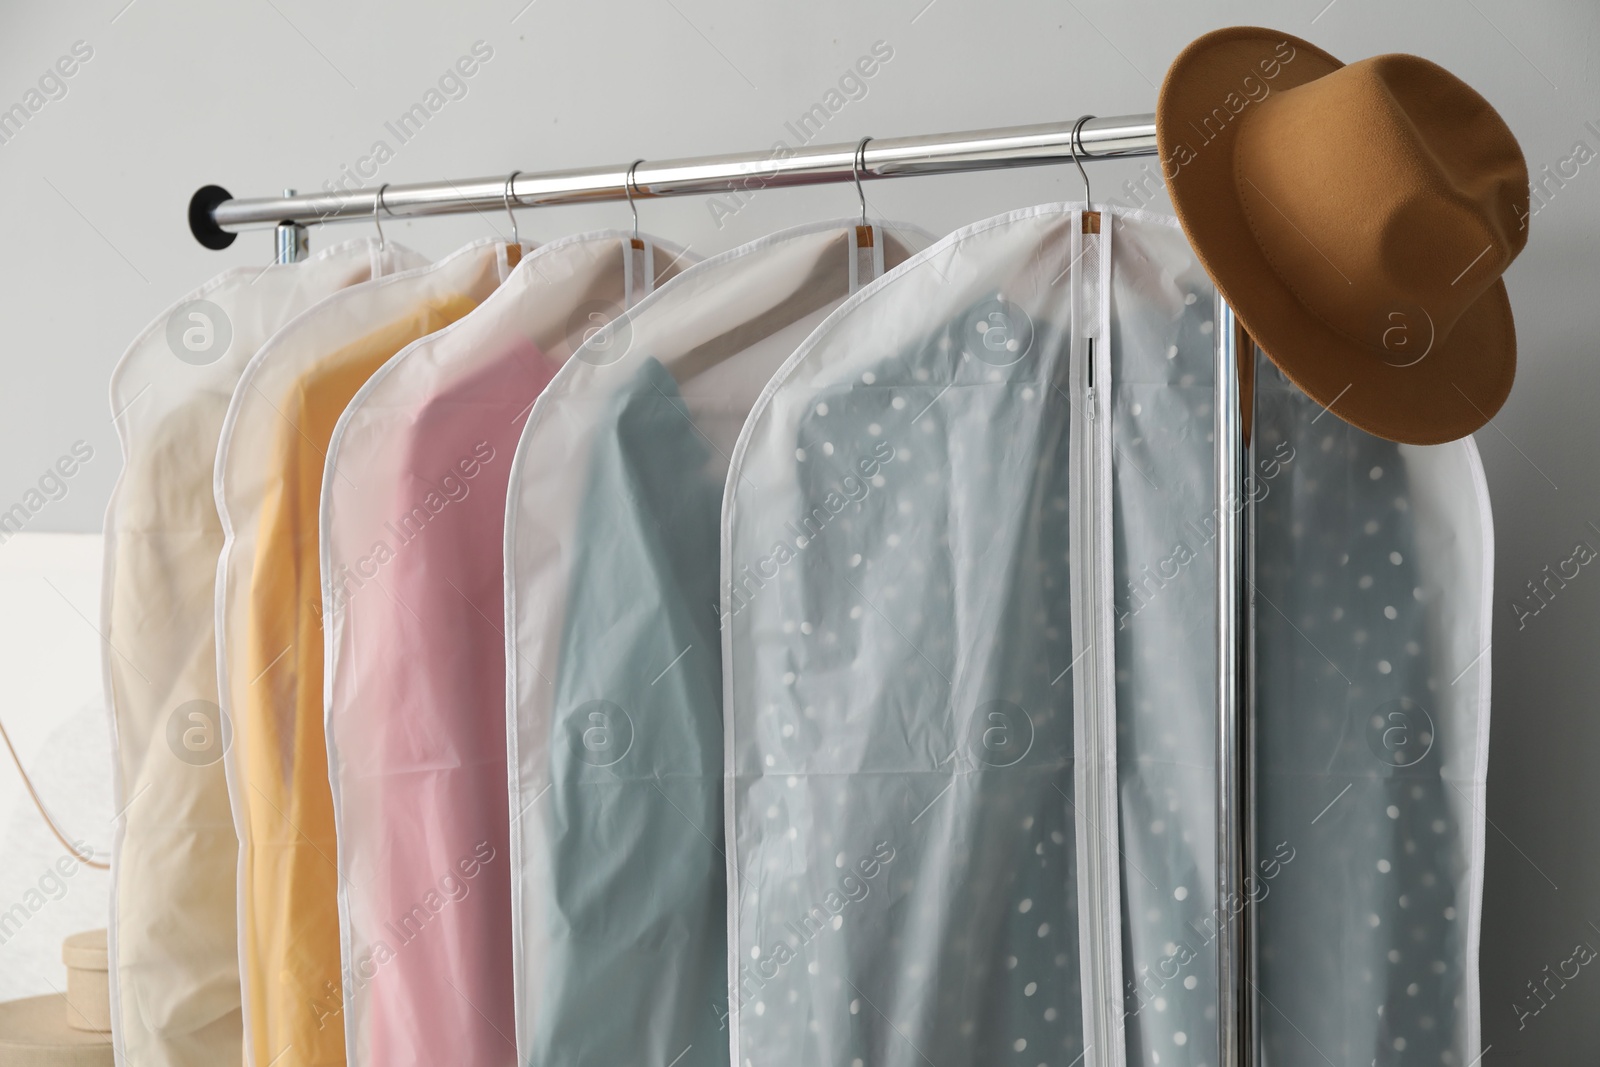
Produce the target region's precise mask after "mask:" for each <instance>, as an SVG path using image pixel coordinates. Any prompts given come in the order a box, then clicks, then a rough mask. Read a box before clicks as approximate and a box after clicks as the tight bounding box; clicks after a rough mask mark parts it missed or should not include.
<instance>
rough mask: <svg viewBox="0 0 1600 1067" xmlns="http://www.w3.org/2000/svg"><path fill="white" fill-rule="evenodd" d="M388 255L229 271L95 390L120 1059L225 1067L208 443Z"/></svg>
mask: <svg viewBox="0 0 1600 1067" xmlns="http://www.w3.org/2000/svg"><path fill="white" fill-rule="evenodd" d="M424 262H425V260H423V258H422V257H421V256H419V255H417V254H416V253H415V252H411V251H408V250H406V249H404V248H401V247H399V246H398V245H390V246H389V247H388V248H387V249H386V250H383V249H380V248H379V247H378V245H377V243H376V242H369V241H366V240H361V241H352V242H348V243H346V244H341V245H337V246H335V247H332V248H329V249H327V250H326V251H324V252H322V253H320V254H318V255H316V256H314V257H313V258H311V259H309V260H307V261H305V262H303V263H295V264H289V265H283V266H270V267H259V266H254V267H237V268H234V269H232V270H229V271H227V272H226V273H224V274H222V275H220V276H218V277H217V278H215V279H213V280H212V281H211V282H209V283H207V284H206V285H204V286H202V287H201V288H199V289H197V290H195V291H194V292H192V293H190V294H189V295H187V296H185V297H184V298H183V299H182V300H180V301H178V303H177V304H175V305H173V307H171V308H169V309H168V310H167V311H166V312H164V313H163V314H162V315H161V316H160V317H159V318H158V319H156V321H155V322H153V323H151V324H150V326H149V327H147V328H146V329H145V331H144V332H143V333H142V334H141V335H140V336H139V339H138V340H136V341H135V342H134V343H133V345H132V346H131V347H130V348H129V349H128V351H127V353H126V354H125V355H124V356H123V357H122V359H121V361H120V362H119V363H118V364H117V368H116V370H115V371H114V372H113V374H112V378H111V408H112V412H113V415H114V421H115V423H116V426H117V434H118V436H119V438H120V439H121V442H122V454H123V460H124V465H123V470H122V473H121V476H120V477H119V478H118V481H117V487H116V489H115V490H114V492H113V494H112V498H111V505H110V507H109V508H108V509H107V511H106V524H105V580H104V584H103V590H104V591H103V594H102V625H101V632H102V634H103V635H104V637H105V638H106V640H105V642H104V644H103V650H104V653H103V654H104V674H105V685H106V704H107V706H108V707H109V708H110V709H111V722H112V733H113V739H114V742H115V746H116V762H115V766H114V772H115V774H114V777H115V788H116V793H115V801H114V803H115V806H116V810H117V812H118V819H117V825H116V843H115V852H114V857H113V860H112V876H113V878H114V888H113V890H112V902H111V922H110V951H111V995H112V999H113V1011H112V1029H113V1033H114V1034H115V1044H116V1046H117V1049H118V1052H119V1060H120V1061H121V1062H125V1063H127V1064H151V1065H158V1067H212V1065H214V1064H218V1063H229V1062H233V1063H237V1062H238V1061H239V1057H240V1045H241V1042H242V1033H241V1028H240V1017H239V961H238V940H237V938H238V933H237V925H236V919H235V914H234V912H235V901H234V886H235V879H236V867H237V855H238V844H237V839H236V837H235V836H234V827H233V820H232V816H231V814H230V812H229V807H228V793H227V785H226V782H225V781H224V777H223V768H222V762H221V760H222V754H223V748H224V745H225V743H226V740H227V733H226V731H225V728H224V725H223V723H222V720H221V716H220V712H219V711H218V707H217V699H218V697H217V681H216V663H217V660H216V647H215V639H214V636H213V634H214V630H213V626H214V623H215V618H216V616H215V611H214V609H213V606H212V594H213V590H214V588H215V585H216V577H217V555H218V553H219V552H220V550H221V548H222V527H221V524H220V523H219V521H218V519H217V513H216V504H215V502H214V499H213V497H212V492H211V480H212V465H213V464H214V462H215V460H216V449H217V437H218V434H219V432H220V430H221V427H222V421H223V416H224V414H225V413H226V411H227V407H228V397H229V396H230V395H232V393H233V387H234V384H235V382H237V381H238V379H239V375H240V373H241V371H242V370H243V369H244V366H245V364H246V363H247V362H248V361H249V360H250V358H251V357H252V356H253V355H255V353H256V350H257V349H258V348H259V347H260V346H261V344H262V342H263V341H265V340H266V339H267V338H268V337H269V336H271V335H272V334H273V333H274V332H275V331H277V330H278V329H279V328H280V327H281V326H283V324H284V323H286V322H288V321H289V320H290V319H292V318H293V317H294V316H296V315H298V314H300V313H301V312H302V311H304V310H305V309H306V308H308V307H310V306H311V305H313V304H314V303H316V302H317V301H319V300H321V299H323V298H324V297H326V296H329V295H330V294H332V293H334V292H336V291H337V290H340V289H343V288H344V287H346V286H349V285H353V284H356V283H358V282H364V281H367V280H368V279H370V278H373V277H377V276H381V275H386V274H391V273H393V272H395V271H397V270H404V269H409V268H413V267H417V266H420V265H421V264H422V263H424Z"/></svg>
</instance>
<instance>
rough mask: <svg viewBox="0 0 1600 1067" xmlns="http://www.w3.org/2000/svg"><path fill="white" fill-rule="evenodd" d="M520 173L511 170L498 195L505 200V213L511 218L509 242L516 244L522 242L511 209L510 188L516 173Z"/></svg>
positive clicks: (515, 214)
mask: <svg viewBox="0 0 1600 1067" xmlns="http://www.w3.org/2000/svg"><path fill="white" fill-rule="evenodd" d="M521 173H522V172H521V171H520V170H514V171H512V172H511V174H510V176H509V177H507V178H506V187H505V189H504V191H503V192H502V194H501V197H500V198H501V199H502V200H504V201H505V205H506V214H507V215H508V216H510V218H511V243H512V244H514V245H518V246H520V245H521V244H522V235H521V234H519V233H518V232H517V213H516V212H515V211H512V210H511V190H512V187H513V186H514V185H515V183H516V180H517V175H519V174H521Z"/></svg>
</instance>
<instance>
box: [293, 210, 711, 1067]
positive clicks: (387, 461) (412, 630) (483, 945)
mask: <svg viewBox="0 0 1600 1067" xmlns="http://www.w3.org/2000/svg"><path fill="white" fill-rule="evenodd" d="M694 262H695V259H694V257H693V256H691V255H689V254H687V253H686V252H685V251H684V250H683V249H681V248H677V247H674V246H672V245H669V244H665V243H663V242H660V241H657V240H655V239H653V238H648V237H647V238H639V237H630V236H629V235H628V234H626V233H620V232H615V231H606V232H599V233H589V234H581V235H579V236H576V237H569V238H566V239H563V240H560V241H556V242H553V243H551V244H547V245H544V246H542V247H539V248H537V249H533V250H531V251H527V252H525V253H524V254H523V256H522V260H521V262H520V263H518V264H517V266H516V268H515V269H514V270H512V272H511V274H510V275H509V276H508V277H507V278H506V280H505V281H504V282H503V283H501V285H500V286H499V288H497V289H495V291H494V292H493V293H491V294H489V295H488V297H487V298H485V300H484V301H483V303H482V304H481V305H480V306H479V307H477V308H476V309H475V310H473V311H472V312H470V313H469V314H467V315H466V316H465V317H464V318H461V319H459V320H457V321H456V322H455V323H454V324H452V325H450V326H447V327H445V328H444V329H443V330H440V331H439V332H438V333H435V334H431V335H429V336H428V337H425V338H423V339H422V340H420V341H417V342H416V343H414V344H412V345H410V346H409V347H407V348H406V349H404V350H403V351H402V352H400V353H399V354H398V355H397V356H395V357H394V358H393V359H391V360H390V361H389V362H388V363H386V364H384V366H383V367H382V369H381V370H379V371H378V372H377V373H376V374H374V375H373V376H372V377H371V378H369V379H368V380H367V383H366V385H364V386H363V387H362V389H361V391H360V392H359V393H357V394H356V396H355V398H354V399H353V400H352V401H351V402H350V405H349V406H348V407H347V408H346V409H345V411H344V414H343V415H342V416H341V417H340V419H339V423H338V426H337V427H336V428H335V430H334V434H333V438H332V441H331V443H330V444H329V446H328V455H327V467H326V474H325V477H324V478H323V483H322V512H321V522H322V528H321V537H320V546H321V551H322V573H323V576H324V581H323V619H324V636H325V639H326V645H325V647H326V656H325V660H326V691H327V708H326V711H327V742H328V767H329V774H330V777H331V780H332V785H333V802H334V814H335V818H336V822H337V832H338V840H339V869H340V873H341V878H340V882H339V897H340V933H341V940H342V942H343V944H344V946H345V957H344V972H345V977H346V981H345V983H344V1012H345V1014H344V1019H343V1022H344V1026H345V1030H346V1035H347V1052H348V1062H349V1063H350V1064H351V1067H365V1065H374V1067H403V1065H407V1064H418V1065H432V1064H438V1063H452V1064H456V1065H458V1067H497V1065H499V1064H503V1063H508V1062H511V1061H512V1060H513V1059H515V1054H516V1049H515V1046H514V1045H513V1044H512V1043H511V1042H512V1041H513V1040H514V1038H513V1034H514V1032H515V1013H514V1011H513V1006H512V1005H513V996H512V995H513V986H514V984H515V981H514V974H515V970H514V968H513V965H512V945H511V941H512V938H511V933H512V923H511V871H510V864H511V855H510V841H509V829H508V826H509V822H510V814H511V813H510V811H509V808H508V800H507V795H506V703H505V693H506V679H505V670H504V666H505V661H504V655H505V641H504V637H503V630H502V627H503V625H504V619H505V611H504V606H503V601H502V590H503V588H504V586H505V575H504V570H503V567H502V552H501V548H502V545H503V543H504V527H503V523H504V521H505V512H506V489H507V485H508V483H509V479H510V473H511V463H512V457H513V455H514V454H515V452H516V447H517V440H518V438H519V436H520V435H521V432H522V429H523V426H524V425H525V423H526V419H527V417H528V414H529V410H530V409H531V408H532V407H533V404H534V401H535V400H536V399H537V397H538V395H539V393H540V392H541V391H542V390H543V388H544V387H545V385H546V384H547V383H548V382H549V381H550V379H551V377H552V376H553V375H554V374H555V373H556V372H557V371H558V370H559V369H560V367H561V366H562V364H563V363H565V362H566V360H567V359H568V358H569V357H570V356H571V355H572V353H573V352H574V351H576V350H577V349H578V348H579V347H580V346H581V345H582V344H583V342H584V341H585V340H586V339H587V338H589V337H590V336H591V335H592V334H593V333H594V332H595V331H596V329H597V328H598V326H597V323H598V324H603V323H604V322H605V321H607V320H609V319H610V318H612V317H615V315H616V314H618V313H619V312H620V311H622V310H623V309H625V308H627V307H629V306H631V305H632V304H633V303H635V302H636V301H638V300H639V299H641V298H643V297H644V296H646V295H647V294H649V293H650V292H651V290H652V289H653V288H654V286H656V285H657V284H659V283H661V282H665V281H666V280H668V279H669V278H671V277H673V275H674V274H675V273H676V272H677V271H679V270H682V269H683V268H684V267H686V266H688V265H689V264H692V263H694ZM423 827H425V828H426V830H425V832H419V828H423Z"/></svg>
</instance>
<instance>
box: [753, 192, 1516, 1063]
mask: <svg viewBox="0 0 1600 1067" xmlns="http://www.w3.org/2000/svg"><path fill="white" fill-rule="evenodd" d="M1082 228H1083V227H1082V226H1081V225H1080V222H1079V216H1078V215H1077V214H1076V213H1075V212H1073V211H1072V210H1071V209H1069V208H1062V207H1058V208H1040V209H1035V210H1032V211H1026V212H1019V213H1015V214H1012V215H1008V216H1003V217H1001V218H999V219H995V220H991V221H989V222H987V223H981V224H979V225H977V226H974V227H970V228H968V229H967V230H964V231H961V232H960V233H958V234H955V235H952V237H950V238H947V239H946V240H945V241H944V242H941V243H940V244H939V245H937V246H935V247H934V248H932V249H930V250H928V252H926V253H924V255H922V256H920V257H917V258H916V259H915V260H913V261H912V262H911V263H909V264H908V265H906V266H905V267H903V268H901V270H899V271H897V272H895V273H894V274H891V275H890V276H888V277H887V278H885V279H884V280H882V281H881V282H879V283H877V284H876V285H874V286H872V287H870V288H869V289H867V290H866V291H864V292H863V293H861V294H859V295H858V296H857V297H855V298H854V299H853V300H852V301H850V302H849V303H848V304H847V305H846V306H845V307H844V308H843V309H841V311H840V312H838V313H837V314H836V315H835V316H834V317H833V318H832V319H830V320H829V322H828V323H826V324H824V326H823V327H822V328H821V329H819V330H818V332H817V333H816V334H815V335H814V336H813V337H812V338H811V339H809V340H808V342H807V343H806V345H805V346H803V347H802V349H801V350H800V351H799V352H797V353H796V355H795V357H794V359H793V360H792V361H791V362H790V363H789V365H787V366H786V367H785V368H784V370H783V371H781V372H780V373H779V375H778V376H777V377H776V378H775V379H774V382H773V384H772V386H771V387H770V389H769V396H768V398H767V399H765V400H764V401H763V403H761V404H758V405H757V407H756V410H755V411H754V412H753V414H752V416H751V419H750V421H749V423H748V425H747V427H746V430H745V433H744V435H743V436H742V437H741V440H740V443H739V446H738V450H737V451H736V453H735V455H734V461H733V473H732V474H731V475H730V478H729V483H728V503H727V507H726V511H725V515H724V529H723V539H724V548H725V552H726V556H725V559H724V564H723V579H724V582H725V585H724V599H723V610H724V614H725V625H724V637H725V641H726V644H725V659H726V663H727V670H726V677H727V685H728V695H727V715H726V717H727V726H728V731H729V733H728V739H727V746H726V751H727V759H728V773H729V781H728V793H727V803H728V818H729V822H728V835H729V850H728V858H729V872H730V873H729V878H730V902H729V909H730V923H731V926H730V942H731V943H730V970H731V974H732V978H733V981H734V982H735V984H736V986H737V989H738V991H739V993H738V1000H737V1002H736V1006H735V1010H734V1012H733V1014H732V1018H733V1021H734V1047H733V1054H734V1058H735V1062H740V1063H743V1062H747V1061H748V1062H752V1063H791V1062H792V1063H808V1062H814V1061H818V1060H821V1061H824V1062H851V1061H853V1060H855V1059H860V1060H861V1061H862V1062H863V1063H873V1064H900V1063H905V1064H915V1063H921V1062H923V1056H924V1055H927V1056H934V1057H937V1058H936V1062H938V1063H940V1064H941V1067H944V1065H945V1064H947V1063H957V1064H959V1063H973V1064H976V1063H994V1062H1006V1063H1009V1062H1017V1063H1025V1062H1041V1061H1042V1062H1056V1061H1058V1060H1059V1061H1061V1062H1068V1063H1070V1062H1072V1060H1073V1058H1074V1057H1075V1056H1077V1055H1079V1053H1083V1054H1084V1057H1085V1062H1090V1063H1096V1064H1106V1063H1113V1064H1115V1063H1120V1062H1123V1061H1124V1059H1126V1061H1129V1062H1138V1063H1163V1062H1164V1063H1191V1062H1192V1063H1201V1062H1207V1059H1206V1057H1209V1056H1212V1055H1213V1053H1211V1052H1210V1051H1209V1050H1211V1049H1214V1048H1215V1047H1216V1039H1217V1033H1216V989H1215V981H1214V974H1215V966H1216V956H1215V951H1216V949H1215V942H1216V939H1217V934H1218V930H1219V927H1220V926H1221V925H1222V924H1223V923H1224V922H1226V921H1227V920H1228V919H1229V918H1231V916H1232V915H1233V914H1236V912H1237V902H1222V903H1221V904H1219V902H1217V901H1216V899H1215V896H1214V891H1213V888H1212V887H1213V885H1214V875H1215V865H1214V849H1215V840H1214V820H1215V815H1214V812H1215V768H1214V754H1213V753H1214V748H1215V719H1214V708H1215V696H1214V694H1215V680H1216V675H1215V655H1216V650H1215V614H1216V591H1215V574H1214V567H1215V562H1214V544H1213V542H1214V540H1215V537H1216V528H1217V521H1218V511H1217V505H1216V502H1215V500H1214V496H1213V492H1214V480H1213V478H1214V475H1213V462H1214V460H1213V456H1214V452H1213V448H1214V441H1213V424H1214V419H1215V412H1214V410H1213V408H1214V403H1215V398H1214V391H1213V387H1214V383H1213V378H1212V359H1213V356H1212V351H1213V341H1214V330H1215V325H1214V322H1213V314H1214V311H1213V298H1214V293H1213V290H1212V288H1211V286H1210V284H1209V283H1208V282H1207V280H1206V278H1205V276H1204V274H1203V273H1202V272H1201V271H1200V269H1199V268H1198V266H1197V265H1196V263H1195V261H1194V259H1193V256H1192V255H1191V254H1190V252H1189V250H1188V248H1187V246H1186V244H1185V242H1184V240H1183V238H1182V234H1181V232H1180V231H1179V230H1178V229H1177V228H1176V226H1175V225H1174V223H1173V222H1172V220H1169V219H1163V218H1158V217H1154V216H1148V215H1143V214H1138V213H1128V212H1121V211H1118V212H1102V213H1101V217H1100V221H1099V231H1100V232H1099V233H1097V234H1083V233H1082V232H1081V231H1082ZM1094 228H1095V227H1094V226H1093V225H1092V224H1091V225H1090V226H1089V229H1091V230H1093V229H1094ZM1097 323H1098V325H1097ZM1089 339H1093V340H1094V341H1095V346H1094V351H1095V355H1094V357H1093V360H1092V367H1093V374H1094V378H1093V382H1092V386H1091V383H1090V381H1089V379H1088V377H1087V376H1088V374H1089V372H1090V366H1091V361H1090V359H1089V357H1088V351H1087V349H1088V344H1087V341H1088V340H1089ZM1261 368H1262V369H1261V371H1260V375H1261V377H1260V379H1259V387H1258V399H1257V404H1258V409H1259V416H1258V418H1259V422H1258V424H1257V430H1256V433H1257V439H1256V441H1255V456H1256V460H1257V465H1256V469H1255V470H1254V471H1253V472H1252V477H1251V481H1250V484H1249V492H1250V494H1251V495H1252V496H1253V497H1254V499H1255V500H1256V501H1257V505H1258V508H1259V513H1258V527H1257V534H1258V543H1257V568H1258V569H1257V575H1256V592H1257V596H1258V600H1257V616H1258V641H1259V644H1258V649H1259V653H1258V655H1259V663H1260V667H1259V701H1260V703H1259V708H1258V712H1257V714H1258V724H1259V730H1260V740H1259V745H1260V751H1259V755H1258V759H1259V772H1258V773H1259V788H1260V795H1259V798H1258V803H1257V810H1258V813H1259V820H1260V828H1259V835H1260V836H1259V839H1258V853H1259V863H1258V869H1257V870H1256V871H1255V872H1253V875H1252V879H1251V882H1250V885H1249V887H1248V888H1249V892H1250V894H1251V895H1252V897H1254V898H1255V899H1257V900H1259V901H1260V902H1261V912H1260V934H1261V959H1262V975H1261V981H1260V998H1261V999H1260V1001H1259V1003H1258V1011H1259V1014H1260V1018H1261V1026H1262V1032H1263V1038H1264V1046H1265V1048H1266V1052H1267V1055H1268V1057H1269V1060H1268V1062H1284V1063H1302V1062H1307V1061H1311V1062H1315V1061H1316V1060H1317V1059H1318V1058H1319V1057H1318V1056H1317V1052H1318V1051H1320V1052H1323V1053H1325V1054H1326V1056H1327V1057H1328V1058H1329V1059H1331V1060H1332V1061H1334V1062H1346V1061H1348V1062H1366V1061H1368V1060H1370V1059H1372V1058H1373V1057H1374V1056H1376V1057H1377V1058H1378V1062H1380V1063H1381V1062H1386V1061H1389V1060H1392V1059H1393V1058H1394V1057H1395V1056H1396V1055H1399V1054H1404V1055H1406V1056H1407V1057H1409V1056H1410V1055H1411V1054H1412V1052H1415V1053H1416V1054H1417V1055H1418V1056H1419V1057H1420V1060H1419V1062H1443V1063H1456V1064H1458V1065H1465V1064H1469V1063H1471V1062H1472V1060H1473V1059H1474V1058H1475V1057H1476V1056H1477V1055H1478V1054H1479V1050H1478V1036H1477V1026H1478V1024H1477V1013H1478V994H1477V989H1476V981H1475V977H1474V976H1475V972H1476V954H1477V933H1476V931H1477V913H1478V892H1479V886H1480V884H1481V878H1482V833H1483V821H1482V816H1481V810H1482V788H1483V759H1484V754H1485V753H1484V738H1485V736H1486V730H1487V694H1488V689H1487V677H1486V675H1485V673H1484V672H1485V669H1486V664H1485V658H1484V657H1483V656H1482V653H1483V651H1484V649H1485V648H1487V646H1488V638H1489V634H1488V622H1487V615H1486V612H1487V604H1488V595H1489V582H1488V566H1489V559H1490V554H1491V551H1490V544H1489V541H1490V534H1489V520H1488V512H1487V507H1486V504H1485V498H1484V495H1483V491H1482V477H1481V474H1480V473H1479V471H1478V464H1477V460H1476V453H1475V451H1474V450H1473V448H1472V445H1471V443H1470V442H1457V443H1455V444H1451V445H1444V446H1438V447H1434V448H1414V447H1408V446H1398V445H1393V444H1390V443H1387V442H1383V441H1378V440H1376V439H1374V438H1371V437H1369V436H1367V435H1365V434H1362V433H1361V432H1360V431H1357V430H1354V429H1352V428H1350V427H1348V426H1346V425H1345V424H1344V423H1342V422H1340V421H1339V420H1338V419H1337V418H1335V417H1333V416H1331V415H1326V414H1325V413H1324V412H1323V411H1322V409H1321V408H1320V407H1318V406H1317V405H1316V404H1314V403H1312V402H1310V401H1309V400H1307V399H1306V398H1305V397H1304V396H1303V395H1302V394H1300V393H1299V392H1298V391H1297V390H1295V389H1293V387H1292V386H1289V385H1288V383H1286V382H1285V381H1284V380H1283V379H1282V378H1281V376H1278V375H1277V373H1276V372H1275V371H1274V370H1272V369H1271V367H1270V365H1269V364H1267V363H1265V362H1264V361H1263V362H1262V363H1261ZM1090 415H1093V418H1090V417H1089V416H1090ZM819 459H821V460H824V461H826V462H822V463H819V462H818V461H819ZM846 478H849V479H850V480H848V481H847V480H845V479H846ZM1102 583H1104V584H1102ZM1069 687H1070V688H1069ZM1097 731H1098V732H1097ZM1112 761H1114V763H1113V762H1112ZM1119 912H1120V914H1119ZM1063 930H1066V931H1069V932H1070V933H1071V934H1072V935H1074V936H1063V935H1062V931H1063ZM1057 939H1059V940H1057ZM1080 975H1081V980H1080ZM1080 990H1081V993H1082V996H1081V1000H1079V997H1078V995H1079V992H1080ZM1119 992H1120V994H1121V995H1120V996H1119ZM1308 1045H1309V1046H1314V1047H1308ZM1408 1049H1409V1050H1411V1052H1408V1051H1407V1050H1408ZM1035 1055H1036V1056H1037V1057H1038V1058H1037V1059H1034V1060H1030V1059H1029V1058H1030V1057H1032V1056H1035Z"/></svg>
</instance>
